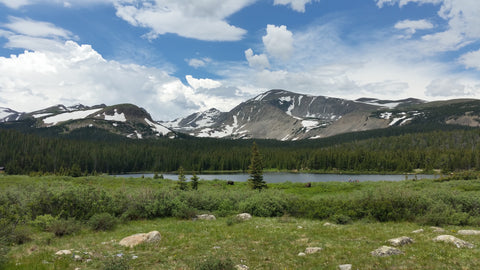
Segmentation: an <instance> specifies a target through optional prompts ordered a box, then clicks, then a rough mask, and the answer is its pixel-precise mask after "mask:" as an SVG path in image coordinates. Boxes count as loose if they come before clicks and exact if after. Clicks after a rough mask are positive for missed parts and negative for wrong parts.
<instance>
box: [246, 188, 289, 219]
mask: <svg viewBox="0 0 480 270" xmlns="http://www.w3.org/2000/svg"><path fill="white" fill-rule="evenodd" d="M288 205H289V203H288V201H287V199H286V196H285V194H281V195H280V194H275V193H273V192H272V193H271V192H260V193H257V194H255V195H253V196H251V197H249V198H247V199H246V200H245V201H243V202H241V203H240V204H239V208H240V209H239V210H240V212H245V213H251V214H252V215H254V216H258V217H278V216H282V215H284V214H285V213H288Z"/></svg>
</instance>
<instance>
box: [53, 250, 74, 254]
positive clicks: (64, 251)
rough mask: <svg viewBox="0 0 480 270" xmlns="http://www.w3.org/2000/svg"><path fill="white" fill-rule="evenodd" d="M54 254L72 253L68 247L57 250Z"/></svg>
mask: <svg viewBox="0 0 480 270" xmlns="http://www.w3.org/2000/svg"><path fill="white" fill-rule="evenodd" d="M55 255H72V251H71V250H68V249H64V250H59V251H57V253H55Z"/></svg>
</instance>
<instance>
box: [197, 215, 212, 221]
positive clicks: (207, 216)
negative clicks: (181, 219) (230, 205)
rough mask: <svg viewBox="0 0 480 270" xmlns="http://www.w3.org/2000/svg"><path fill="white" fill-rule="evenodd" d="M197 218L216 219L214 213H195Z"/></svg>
mask: <svg viewBox="0 0 480 270" xmlns="http://www.w3.org/2000/svg"><path fill="white" fill-rule="evenodd" d="M197 219H203V220H216V218H215V216H214V215H210V214H202V215H197Z"/></svg>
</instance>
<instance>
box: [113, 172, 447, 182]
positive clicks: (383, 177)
mask: <svg viewBox="0 0 480 270" xmlns="http://www.w3.org/2000/svg"><path fill="white" fill-rule="evenodd" d="M115 176H117V177H133V178H140V177H142V176H144V177H153V174H148V173H147V174H122V175H115ZM185 176H186V178H187V180H190V178H191V177H192V175H188V174H187V175H185ZM197 176H198V177H199V178H200V180H215V179H219V180H227V181H228V180H229V181H235V182H245V181H247V179H248V178H249V175H248V174H246V173H239V174H198V175H197ZM163 177H164V178H166V179H172V180H177V179H178V175H176V174H163ZM438 177H439V176H438V175H433V174H417V175H414V174H408V175H405V174H317V173H264V174H263V179H264V180H265V182H267V183H282V182H292V183H308V182H333V181H336V182H348V181H359V182H365V181H375V182H376V181H402V180H405V179H407V178H408V179H410V180H411V179H435V178H438Z"/></svg>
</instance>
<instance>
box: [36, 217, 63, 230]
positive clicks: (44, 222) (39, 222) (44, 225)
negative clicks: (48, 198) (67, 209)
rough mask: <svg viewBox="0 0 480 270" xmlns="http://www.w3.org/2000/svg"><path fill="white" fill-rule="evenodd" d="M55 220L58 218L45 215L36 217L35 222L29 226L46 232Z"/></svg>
mask: <svg viewBox="0 0 480 270" xmlns="http://www.w3.org/2000/svg"><path fill="white" fill-rule="evenodd" d="M57 220H58V218H56V217H53V216H52V215H50V214H46V215H40V216H37V217H36V218H35V220H33V221H32V222H31V224H32V225H33V226H35V227H37V228H39V229H40V230H42V231H47V230H48V228H50V226H51V225H52V224H53V223H54V222H55V221H57Z"/></svg>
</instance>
